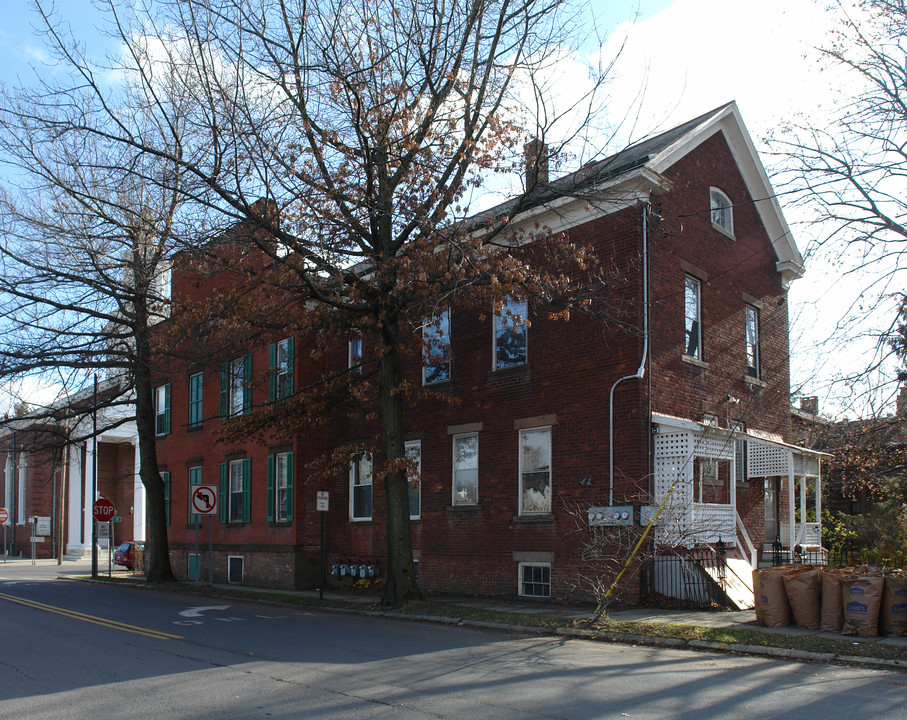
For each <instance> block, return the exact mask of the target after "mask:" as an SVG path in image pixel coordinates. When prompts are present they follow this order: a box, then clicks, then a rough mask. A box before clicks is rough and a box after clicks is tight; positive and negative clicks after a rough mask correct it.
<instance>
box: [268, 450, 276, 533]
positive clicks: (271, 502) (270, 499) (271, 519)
mask: <svg viewBox="0 0 907 720" xmlns="http://www.w3.org/2000/svg"><path fill="white" fill-rule="evenodd" d="M274 464H275V463H274V456H273V455H268V522H274Z"/></svg>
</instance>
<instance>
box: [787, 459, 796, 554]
mask: <svg viewBox="0 0 907 720" xmlns="http://www.w3.org/2000/svg"><path fill="white" fill-rule="evenodd" d="M796 492H797V478H796V476H795V475H794V454H793V452H792V451H790V450H788V452H787V514H788V518H787V546H788V547H787V550H788V552H789V553H790V561H791V562H793V561H794V545H796V544H797V540H796V537H797V526H796V523H795V518H796V512H795V507H796V505H795V498H794V494H795V493H796Z"/></svg>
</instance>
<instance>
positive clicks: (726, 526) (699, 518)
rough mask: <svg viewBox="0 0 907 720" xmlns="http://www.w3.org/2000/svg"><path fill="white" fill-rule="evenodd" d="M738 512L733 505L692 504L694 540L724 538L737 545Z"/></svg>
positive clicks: (712, 541) (709, 540) (691, 528)
mask: <svg viewBox="0 0 907 720" xmlns="http://www.w3.org/2000/svg"><path fill="white" fill-rule="evenodd" d="M736 516H737V513H736V511H735V510H734V507H733V506H732V505H719V504H716V503H696V502H694V503H693V505H692V520H693V522H692V523H691V525H690V529H689V533H690V535H691V540H693V541H694V542H703V543H715V542H718V541H719V540H723V541H724V542H725V543H727V544H728V545H734V546H736V545H737V532H736Z"/></svg>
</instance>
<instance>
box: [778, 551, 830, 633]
mask: <svg viewBox="0 0 907 720" xmlns="http://www.w3.org/2000/svg"><path fill="white" fill-rule="evenodd" d="M781 579H782V580H783V581H784V590H785V592H786V593H787V600H788V602H789V603H790V609H791V612H792V613H793V616H794V624H795V625H797V626H798V627H802V628H809V629H810V630H818V629H819V625H820V624H821V612H820V610H819V571H818V570H816V568H815V567H814V566H812V565H803V566H802V567H799V568H796V569H794V570H788V571H787V572H785V573H782V575H781Z"/></svg>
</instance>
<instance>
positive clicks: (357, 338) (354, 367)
mask: <svg viewBox="0 0 907 720" xmlns="http://www.w3.org/2000/svg"><path fill="white" fill-rule="evenodd" d="M346 366H347V368H348V369H349V371H350V372H353V373H356V374H357V375H358V374H360V373H361V372H362V333H355V334H354V335H352V336H351V337H350V340H349V342H348V343H347V351H346Z"/></svg>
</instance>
